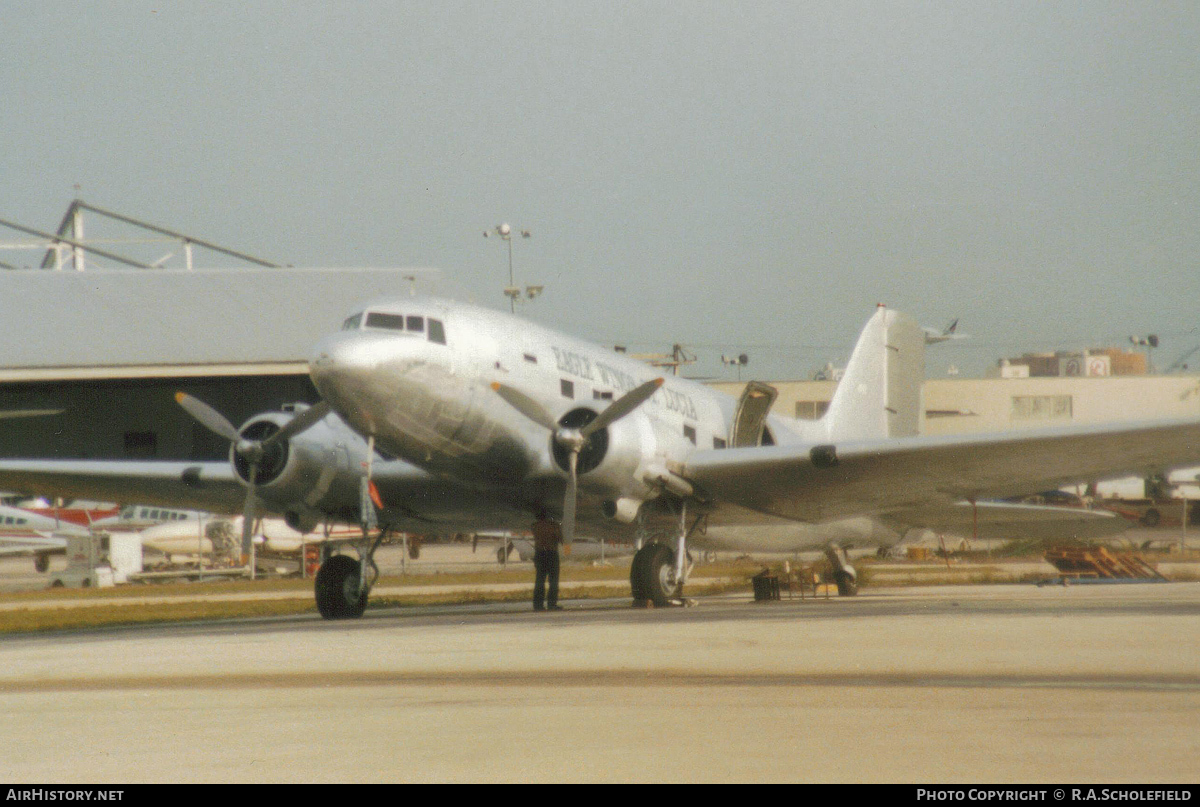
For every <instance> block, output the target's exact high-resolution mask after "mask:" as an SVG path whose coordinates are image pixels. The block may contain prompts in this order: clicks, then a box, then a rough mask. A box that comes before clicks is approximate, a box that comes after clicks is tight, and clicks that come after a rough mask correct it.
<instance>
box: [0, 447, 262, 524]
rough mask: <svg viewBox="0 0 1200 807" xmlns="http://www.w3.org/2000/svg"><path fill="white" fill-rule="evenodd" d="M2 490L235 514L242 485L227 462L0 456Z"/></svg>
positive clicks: (240, 502) (242, 494) (242, 495)
mask: <svg viewBox="0 0 1200 807" xmlns="http://www.w3.org/2000/svg"><path fill="white" fill-rule="evenodd" d="M0 490H26V491H37V492H38V493H39V494H42V495H48V496H63V497H70V498H83V499H93V500H96V501H104V502H122V503H130V502H136V503H138V504H158V505H163V506H167V507H188V508H194V509H197V510H208V511H211V512H217V513H239V512H241V510H242V505H243V502H244V501H245V498H246V489H245V488H244V487H243V486H242V485H241V484H240V483H239V482H238V480H237V478H236V477H235V476H234V473H233V468H232V467H231V466H230V465H229V463H228V462H157V461H133V460H0Z"/></svg>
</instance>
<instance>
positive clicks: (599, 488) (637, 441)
mask: <svg viewBox="0 0 1200 807" xmlns="http://www.w3.org/2000/svg"><path fill="white" fill-rule="evenodd" d="M597 417H599V413H598V412H596V411H595V410H592V409H589V408H587V407H579V408H576V409H572V410H571V411H569V412H567V413H566V414H565V415H563V416H562V417H561V418H559V421H558V423H559V425H560V426H563V427H566V428H570V429H579V428H582V427H584V426H586V425H587V424H588V423H591V422H592V421H593V420H595V419H596V418H597ZM656 448H657V439H656V437H655V434H654V428H653V426H652V424H651V422H650V419H649V418H648V417H647V416H646V415H645V413H643V412H637V411H635V412H632V413H630V414H629V415H626V416H625V417H623V418H621V419H620V420H618V421H617V422H615V423H613V424H611V425H610V426H607V427H606V428H603V429H600V430H599V431H597V432H595V433H594V434H592V436H591V438H590V439H589V440H588V443H587V445H585V446H584V447H583V449H582V450H581V451H580V452H579V464H578V473H579V485H580V488H581V489H582V490H584V491H586V492H588V493H592V494H596V495H600V496H602V497H603V498H604V499H606V500H608V499H613V500H615V499H618V498H632V499H643V500H644V499H647V498H650V497H652V496H654V495H655V494H656V491H655V490H654V489H653V488H651V487H649V486H648V485H646V484H645V482H643V481H642V476H643V474H642V473H641V469H643V468H644V467H646V466H647V465H648V464H649V463H651V462H652V461H653V458H654V455H655V450H656ZM550 451H551V453H552V455H553V456H554V462H555V464H556V465H557V466H558V467H559V468H561V469H562V470H563V471H564V472H565V471H566V470H567V468H568V467H569V466H568V462H569V452H568V450H567V448H566V447H564V446H562V445H561V444H560V443H559V442H558V441H557V440H555V439H554V438H553V437H552V438H551V440H550Z"/></svg>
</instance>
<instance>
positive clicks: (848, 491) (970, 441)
mask: <svg viewBox="0 0 1200 807" xmlns="http://www.w3.org/2000/svg"><path fill="white" fill-rule="evenodd" d="M1198 460H1200V419H1194V418H1189V419H1186V420H1171V421H1160V422H1154V423H1150V424H1147V423H1145V422H1143V423H1136V424H1124V425H1116V424H1103V425H1095V426H1076V427H1069V428H1060V429H1044V430H1030V431H1022V432H1000V433H995V434H982V435H979V434H975V435H962V436H959V435H954V436H938V437H929V436H918V437H903V438H898V439H880V440H864V441H845V442H842V443H837V444H829V445H811V444H810V445H803V444H802V445H781V446H765V447H757V448H730V449H720V450H705V451H698V452H696V453H694V454H692V455H691V456H690V457H689V458H688V460H687V462H686V463H684V464H683V465H682V467H680V468H679V472H680V474H681V475H682V476H683V477H685V478H686V479H688V480H689V481H691V482H692V483H693V484H694V485H695V486H696V487H697V489H698V492H699V493H700V494H701V495H703V496H706V497H708V498H709V499H711V500H712V501H713V503H714V506H716V507H719V506H720V505H721V504H722V503H728V504H732V505H735V506H740V507H745V508H748V509H751V510H756V511H758V512H760V513H767V514H769V515H774V516H778V517H780V518H786V519H791V520H795V521H803V522H810V523H820V522H824V521H830V520H833V519H839V518H849V517H852V516H863V515H879V514H883V513H888V512H892V511H897V510H905V509H911V508H920V507H925V506H928V505H931V504H938V503H941V504H947V505H948V504H950V503H952V502H956V501H962V500H964V499H966V500H971V499H974V500H981V499H999V498H1006V497H1009V496H1016V495H1019V494H1023V493H1034V492H1037V491H1041V490H1048V489H1052V488H1056V487H1060V486H1061V485H1065V484H1068V483H1070V482H1076V481H1080V480H1090V479H1103V478H1105V477H1113V476H1121V475H1127V474H1146V473H1149V472H1151V471H1159V470H1162V469H1165V468H1171V467H1174V466H1180V465H1189V464H1196V463H1197V461H1198Z"/></svg>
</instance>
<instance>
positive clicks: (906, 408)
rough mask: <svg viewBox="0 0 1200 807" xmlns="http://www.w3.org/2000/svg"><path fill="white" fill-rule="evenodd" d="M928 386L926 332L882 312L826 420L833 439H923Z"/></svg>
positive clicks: (856, 354)
mask: <svg viewBox="0 0 1200 807" xmlns="http://www.w3.org/2000/svg"><path fill="white" fill-rule="evenodd" d="M924 380H925V332H924V331H923V330H922V329H921V327H920V326H919V325H917V322H916V320H914V319H913V318H912V317H909V316H907V315H906V314H901V313H900V312H898V311H889V310H888V309H887V308H885V307H884V306H882V305H881V306H879V308H878V309H877V310H876V312H875V316H873V317H871V319H870V321H868V322H867V326H866V327H865V328H863V331H862V334H861V335H860V336H859V337H858V344H856V345H855V346H854V354H853V355H852V356H851V357H850V363H849V365H847V367H846V372H845V374H844V375H843V376H842V380H841V382H840V383H839V384H838V388H837V391H836V392H834V394H833V400H832V401H830V403H829V411H828V412H826V413H825V417H824V418H822V422H823V423H824V424H825V428H826V433H827V435H828V437H829V439H830V440H865V439H874V438H879V437H908V436H911V435H914V434H918V433H919V432H920V430H921V418H922V415H923V412H922V402H921V400H922V399H921V387H922V383H923V382H924Z"/></svg>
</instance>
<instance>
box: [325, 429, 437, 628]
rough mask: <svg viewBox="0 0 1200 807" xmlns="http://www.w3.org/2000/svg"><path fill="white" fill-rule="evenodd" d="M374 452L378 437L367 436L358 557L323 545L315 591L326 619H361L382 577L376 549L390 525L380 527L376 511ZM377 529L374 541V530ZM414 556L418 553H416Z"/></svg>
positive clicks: (360, 492)
mask: <svg viewBox="0 0 1200 807" xmlns="http://www.w3.org/2000/svg"><path fill="white" fill-rule="evenodd" d="M374 454H375V438H374V437H373V436H372V437H368V438H367V460H366V462H365V463H363V470H364V473H363V478H362V484H361V486H360V489H359V507H360V510H359V512H360V513H361V514H362V532H363V535H362V539H361V540H359V541H357V542H355V543H354V551H355V552H357V553H358V560H355V559H354V558H352V557H350V556H349V555H335V554H333V552H335V551H336V549H335V548H334V547H331V546H330V545H329V544H328V543H325V544H323V545H322V547H321V568H320V569H318V570H317V579H316V581H315V583H314V585H313V593H314V594H315V595H316V599H317V611H319V612H320V614H321V616H322V618H324V619H358V618H359V617H361V616H362V615H363V611H365V610H367V597H368V596H369V595H370V593H371V587H372V586H374V585H375V581H376V580H378V579H379V567H378V566H376V565H375V551H376V550H377V549H379V545H380V544H381V543H383V536H384V535H386V534H387V527H386V526H384V527H382V528H381V527H380V525H379V516H378V513H377V511H376V503H377V501H378V493H377V492H376V491H374V490H373V489H372V486H371V458H372V457H373V456H374ZM379 506H380V507H382V504H380V505H379ZM372 530H378V533H377V534H376V536H375V538H374V540H372V538H371V531H372ZM413 557H415V555H414V556H413Z"/></svg>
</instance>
